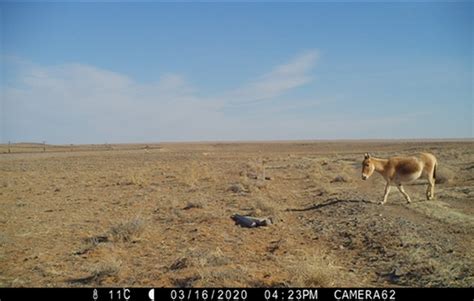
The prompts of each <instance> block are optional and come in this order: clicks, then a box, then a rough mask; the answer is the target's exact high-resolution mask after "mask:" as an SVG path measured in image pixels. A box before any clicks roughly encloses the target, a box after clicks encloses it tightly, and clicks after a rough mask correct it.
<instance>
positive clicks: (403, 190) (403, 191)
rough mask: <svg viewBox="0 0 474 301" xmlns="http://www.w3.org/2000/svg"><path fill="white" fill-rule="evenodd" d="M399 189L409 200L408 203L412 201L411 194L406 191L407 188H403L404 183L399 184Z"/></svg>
mask: <svg viewBox="0 0 474 301" xmlns="http://www.w3.org/2000/svg"><path fill="white" fill-rule="evenodd" d="M398 190H400V192H401V193H402V194H403V196H404V197H405V199H406V200H407V203H408V204H409V203H411V199H410V196H409V195H408V193H406V191H405V189H403V186H402V184H398Z"/></svg>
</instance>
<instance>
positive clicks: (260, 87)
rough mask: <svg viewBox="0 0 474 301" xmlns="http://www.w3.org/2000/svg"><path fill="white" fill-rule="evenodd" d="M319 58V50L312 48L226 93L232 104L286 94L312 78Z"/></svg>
mask: <svg viewBox="0 0 474 301" xmlns="http://www.w3.org/2000/svg"><path fill="white" fill-rule="evenodd" d="M318 59H319V54H318V51H316V50H311V51H307V52H305V53H303V54H300V55H298V56H296V57H294V58H293V59H292V60H291V61H290V62H288V63H285V64H282V65H279V66H276V67H275V68H273V70H272V71H270V72H268V73H266V74H264V75H263V76H261V77H259V78H257V79H254V80H253V81H251V82H249V83H248V84H246V85H244V86H242V87H240V88H238V89H237V90H235V91H232V92H230V93H229V94H228V95H226V98H228V99H230V100H231V101H230V103H231V104H246V103H253V102H258V101H262V100H268V99H271V98H274V97H277V96H280V95H282V94H284V93H285V92H288V91H290V90H292V89H294V88H297V87H300V86H302V85H305V84H307V83H309V82H310V81H311V80H312V77H311V74H310V72H311V71H312V70H313V68H314V66H315V64H316V62H317V60H318Z"/></svg>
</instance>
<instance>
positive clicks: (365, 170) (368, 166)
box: [362, 153, 375, 180]
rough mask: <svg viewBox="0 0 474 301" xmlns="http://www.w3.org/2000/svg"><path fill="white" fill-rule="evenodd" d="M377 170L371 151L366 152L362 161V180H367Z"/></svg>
mask: <svg viewBox="0 0 474 301" xmlns="http://www.w3.org/2000/svg"><path fill="white" fill-rule="evenodd" d="M374 170H375V165H374V162H373V159H372V157H371V156H370V154H369V153H365V155H364V161H362V180H367V179H368V178H369V177H370V176H371V175H372V174H373V173H374Z"/></svg>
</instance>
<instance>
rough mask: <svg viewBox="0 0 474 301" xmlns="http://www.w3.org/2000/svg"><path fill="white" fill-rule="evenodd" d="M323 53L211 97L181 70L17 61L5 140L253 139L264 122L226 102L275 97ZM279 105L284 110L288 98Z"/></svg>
mask: <svg viewBox="0 0 474 301" xmlns="http://www.w3.org/2000/svg"><path fill="white" fill-rule="evenodd" d="M317 58H318V54H317V52H316V51H309V52H306V53H304V54H302V55H299V56H297V57H295V58H294V59H292V60H291V61H290V62H288V63H286V64H282V65H279V66H276V67H275V68H273V69H272V70H271V71H270V72H268V73H266V74H264V75H262V76H261V77H259V78H257V79H255V80H253V81H251V82H250V83H248V84H246V85H243V86H241V87H240V88H237V89H235V90H233V91H232V92H228V93H223V95H220V96H216V95H210V96H209V97H202V96H198V95H199V94H198V93H197V92H198V91H197V89H196V88H194V87H192V86H191V85H190V84H189V83H188V82H187V81H186V79H185V78H183V77H182V76H180V75H178V74H171V73H169V74H164V75H163V76H161V78H160V79H159V80H158V81H157V82H154V83H146V84H144V83H139V82H137V81H135V80H134V79H132V78H130V77H128V76H126V75H123V74H119V73H117V72H113V71H110V70H104V69H101V68H97V67H94V66H90V65H85V64H78V63H74V64H62V65H57V66H39V65H34V64H31V63H28V62H24V61H23V62H20V63H19V62H15V63H16V69H18V70H15V72H14V73H15V74H16V76H15V80H13V79H12V78H9V81H8V83H9V84H8V85H7V86H6V87H4V89H3V90H4V96H5V100H4V109H5V114H4V115H5V116H6V117H5V119H6V120H5V121H4V122H3V126H4V129H3V130H2V140H3V142H6V141H8V140H12V141H43V140H45V141H48V142H50V143H103V142H106V141H107V142H110V143H112V142H139V141H161V140H220V139H246V137H249V134H250V137H249V138H250V139H252V138H257V139H260V138H263V134H262V137H254V136H252V135H251V133H249V131H251V129H252V128H256V127H260V126H261V124H260V121H258V118H257V119H253V118H249V119H247V121H248V123H245V121H243V119H245V118H246V116H245V115H244V113H241V115H238V116H229V115H228V114H225V113H224V111H225V110H224V109H225V108H229V107H233V106H235V105H236V104H239V103H240V104H241V103H248V102H257V101H260V100H270V99H274V98H276V97H278V96H280V95H282V94H283V93H285V92H288V91H290V90H292V89H294V88H297V87H300V86H302V85H304V84H307V83H308V82H310V81H311V76H310V71H311V70H312V69H313V68H314V65H315V63H316V60H317ZM12 74H13V73H12ZM12 77H13V76H12ZM278 105H281V106H282V109H281V110H279V111H280V112H281V111H282V110H283V109H284V108H285V106H288V103H286V104H285V103H284V102H283V103H282V102H281V101H280V102H279V103H278ZM291 107H293V105H292V106H291ZM273 110H274V111H278V108H275V107H273ZM269 122H270V121H269ZM244 123H245V124H244ZM270 124H271V122H270ZM257 133H258V132H257ZM249 138H247V139H249Z"/></svg>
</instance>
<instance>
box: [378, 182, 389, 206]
mask: <svg viewBox="0 0 474 301" xmlns="http://www.w3.org/2000/svg"><path fill="white" fill-rule="evenodd" d="M390 188H391V186H390V182H387V184H386V185H385V192H384V195H383V201H381V202H380V204H381V205H383V204H385V203H386V202H387V197H388V194H389V193H390Z"/></svg>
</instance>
